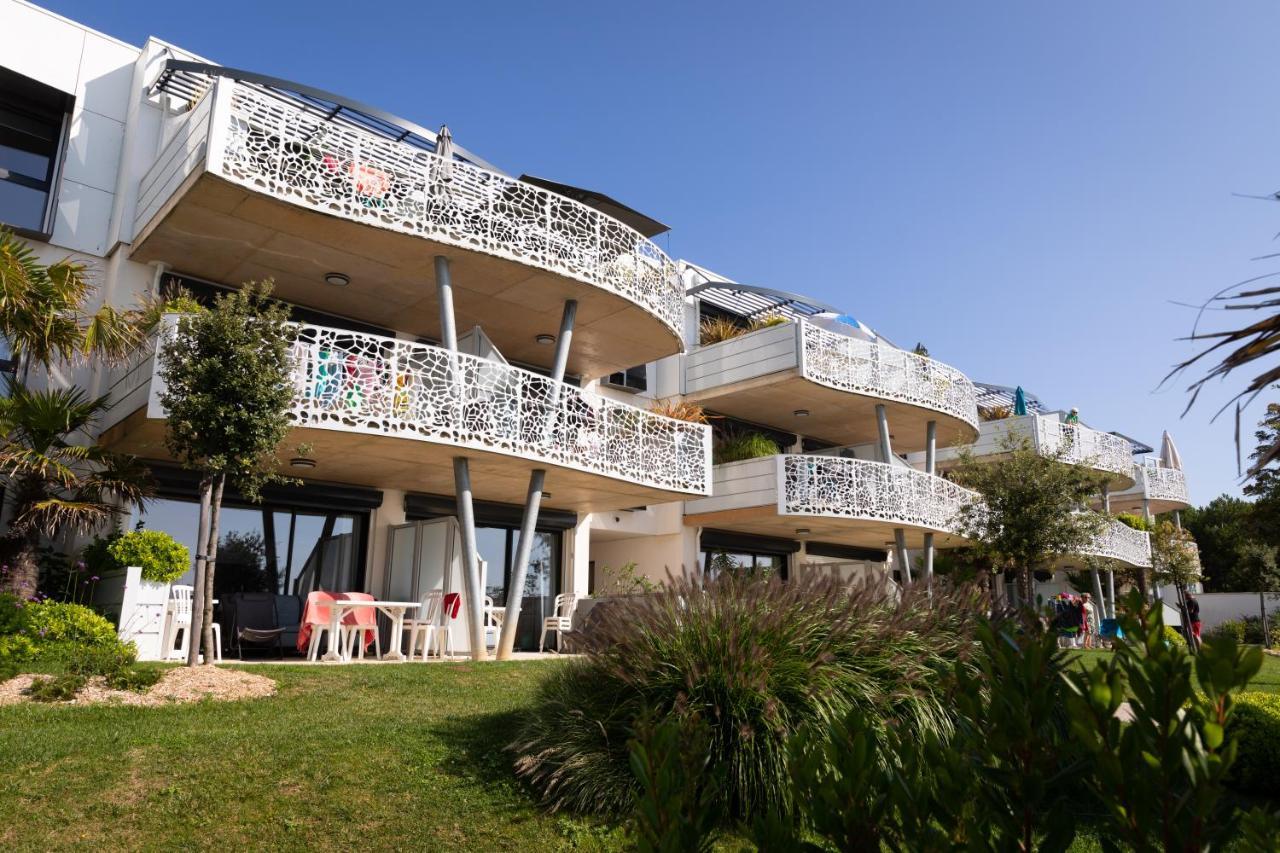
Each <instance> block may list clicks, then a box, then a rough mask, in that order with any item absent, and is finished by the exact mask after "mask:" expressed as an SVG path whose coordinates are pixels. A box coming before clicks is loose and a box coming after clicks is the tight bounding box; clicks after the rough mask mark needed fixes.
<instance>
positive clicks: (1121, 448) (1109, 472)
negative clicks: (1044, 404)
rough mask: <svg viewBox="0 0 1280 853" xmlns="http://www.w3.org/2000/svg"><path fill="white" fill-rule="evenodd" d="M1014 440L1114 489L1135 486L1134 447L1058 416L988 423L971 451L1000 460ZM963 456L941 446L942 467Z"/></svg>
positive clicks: (919, 460)
mask: <svg viewBox="0 0 1280 853" xmlns="http://www.w3.org/2000/svg"><path fill="white" fill-rule="evenodd" d="M1011 437H1017V438H1025V439H1027V440H1029V441H1030V442H1031V446H1032V447H1033V448H1034V449H1035V450H1036V451H1037V452H1039V453H1042V454H1044V455H1046V456H1048V455H1053V454H1059V453H1060V454H1061V458H1062V459H1063V461H1065V462H1073V463H1076V464H1080V465H1085V466H1087V467H1089V468H1093V469H1094V470H1096V471H1098V472H1100V473H1102V474H1105V475H1106V476H1107V482H1108V483H1109V484H1110V486H1111V488H1112V489H1127V488H1129V487H1131V486H1133V484H1134V465H1133V445H1131V444H1130V443H1129V441H1128V440H1127V439H1124V438H1121V437H1120V436H1118V435H1112V434H1111V433H1109V432H1100V431H1099V430H1096V429H1091V428H1089V427H1087V426H1084V425H1083V424H1069V423H1064V422H1062V420H1061V419H1059V418H1058V416H1057V415H1054V414H1049V415H1021V416H1016V417H1011V418H1002V419H1000V420H994V421H984V422H983V424H982V428H981V429H980V430H979V434H978V439H977V441H975V442H974V443H973V445H972V446H971V447H970V448H969V451H970V453H972V454H973V456H974V457H975V458H982V457H992V458H997V457H999V456H1001V455H1003V454H1005V453H1007V452H1008V441H1009V440H1010V438H1011ZM959 453H960V451H959V449H958V448H945V449H944V448H941V447H940V449H939V450H938V464H939V465H941V466H943V467H947V466H949V465H951V464H954V463H955V461H956V460H957V459H958V458H959ZM909 459H910V461H911V463H912V464H913V465H923V464H924V454H913V455H912V456H910V457H909Z"/></svg>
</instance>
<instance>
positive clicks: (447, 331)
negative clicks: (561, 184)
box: [395, 255, 489, 660]
mask: <svg viewBox="0 0 1280 853" xmlns="http://www.w3.org/2000/svg"><path fill="white" fill-rule="evenodd" d="M435 268H436V293H437V296H438V298H439V300H440V339H441V342H442V343H443V344H444V348H445V349H446V350H448V351H449V353H450V356H449V381H450V382H452V383H453V384H454V387H455V388H456V389H458V391H459V399H460V398H461V385H462V377H461V376H460V375H459V370H458V358H457V355H458V326H457V321H456V319H455V317H454V313H453V276H452V273H451V271H450V269H449V259H448V258H446V257H445V256H444V255H436V257H435ZM453 490H454V498H455V500H456V501H457V504H458V524H459V526H460V527H461V528H462V567H463V577H462V585H463V593H464V594H465V595H466V599H467V600H466V604H467V636H468V637H470V642H471V659H472V660H485V659H486V658H488V656H489V653H488V651H487V650H486V649H485V646H484V600H483V598H482V597H481V582H480V554H479V550H478V549H477V547H476V514H475V508H474V506H473V505H472V502H471V466H470V463H469V462H468V461H467V457H465V456H455V457H454V458H453ZM395 642H397V643H398V642H400V638H399V637H397V638H396V639H395Z"/></svg>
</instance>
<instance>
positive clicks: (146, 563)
mask: <svg viewBox="0 0 1280 853" xmlns="http://www.w3.org/2000/svg"><path fill="white" fill-rule="evenodd" d="M84 562H85V565H86V566H87V567H88V570H89V571H90V572H92V573H93V575H94V576H96V577H98V578H100V581H99V583H98V586H97V588H96V590H95V595H94V605H95V606H96V607H97V608H98V609H99V610H101V611H102V612H103V613H105V614H106V615H107V616H108V617H109V618H112V617H114V618H115V620H116V624H117V626H118V632H119V636H120V639H121V640H123V641H125V642H130V641H132V642H134V643H136V644H137V647H138V657H139V659H140V660H155V659H157V658H160V657H162V655H161V645H162V639H163V638H162V636H161V634H162V632H163V631H164V609H165V605H166V603H167V602H168V600H169V586H170V584H172V583H173V582H174V581H176V580H177V579H178V578H180V577H182V575H183V574H185V573H186V571H187V570H188V569H189V568H191V552H190V551H188V550H187V546H185V545H183V544H182V543H181V542H179V541H177V540H176V539H174V538H173V537H172V536H170V535H169V534H168V533H165V532H163V531H160V530H134V531H131V532H129V533H121V532H119V531H116V532H115V533H112V534H111V535H110V536H108V537H106V538H105V539H102V538H99V539H95V540H94V541H93V543H92V544H91V545H89V546H88V547H87V548H85V550H84Z"/></svg>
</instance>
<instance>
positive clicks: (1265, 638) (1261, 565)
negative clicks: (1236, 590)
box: [1236, 542, 1280, 648]
mask: <svg viewBox="0 0 1280 853" xmlns="http://www.w3.org/2000/svg"><path fill="white" fill-rule="evenodd" d="M1276 551H1277V549H1276V548H1275V547H1274V546H1272V545H1267V544H1265V543H1262V542H1246V543H1244V544H1242V545H1241V546H1240V548H1239V562H1238V563H1237V565H1236V576H1237V577H1238V578H1239V579H1240V581H1241V583H1242V585H1243V586H1244V587H1245V588H1246V589H1248V590H1249V591H1251V592H1252V591H1256V592H1257V593H1258V614H1259V616H1261V617H1262V645H1263V646H1265V647H1266V648H1271V626H1270V625H1269V624H1268V620H1267V593H1269V592H1280V565H1277V563H1278V561H1277V553H1276Z"/></svg>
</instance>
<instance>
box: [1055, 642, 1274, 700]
mask: <svg viewBox="0 0 1280 853" xmlns="http://www.w3.org/2000/svg"><path fill="white" fill-rule="evenodd" d="M1067 654H1068V655H1069V657H1070V659H1071V662H1072V663H1074V664H1076V665H1078V666H1082V667H1093V666H1097V665H1098V664H1099V663H1100V662H1101V661H1102V660H1104V659H1105V656H1108V655H1110V654H1111V652H1109V651H1093V650H1090V651H1086V650H1084V649H1073V650H1072V651H1069V652H1068V653H1067ZM1249 690H1251V691H1257V692H1259V693H1280V657H1276V656H1275V655H1263V657H1262V669H1261V670H1259V671H1258V674H1257V675H1255V676H1254V677H1253V680H1252V681H1250V682H1249Z"/></svg>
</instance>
